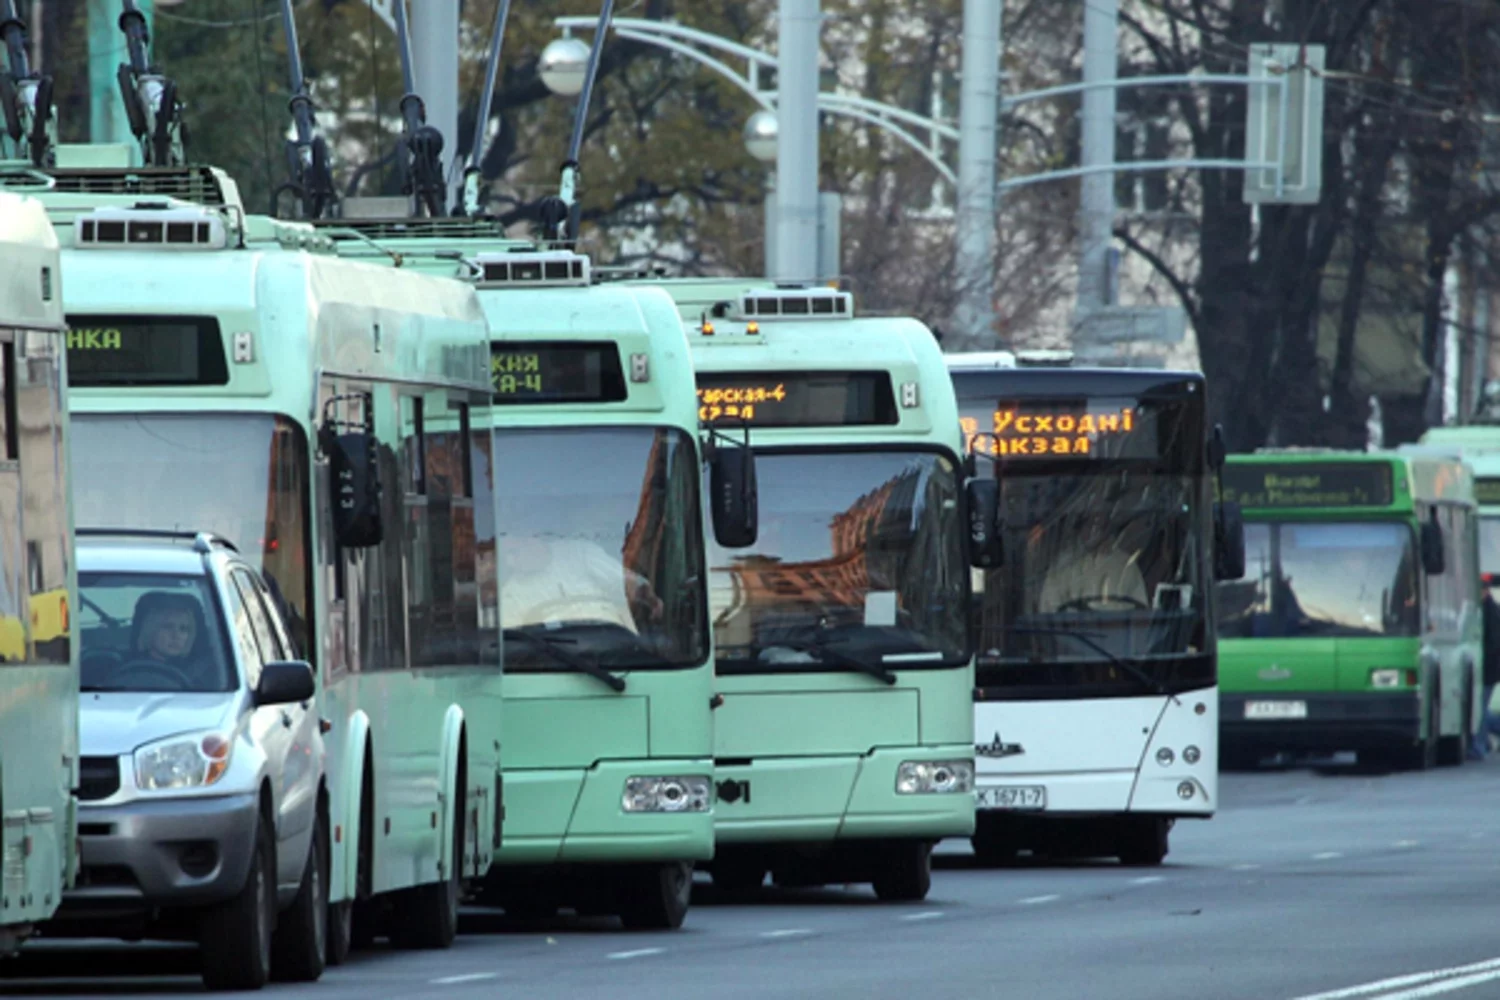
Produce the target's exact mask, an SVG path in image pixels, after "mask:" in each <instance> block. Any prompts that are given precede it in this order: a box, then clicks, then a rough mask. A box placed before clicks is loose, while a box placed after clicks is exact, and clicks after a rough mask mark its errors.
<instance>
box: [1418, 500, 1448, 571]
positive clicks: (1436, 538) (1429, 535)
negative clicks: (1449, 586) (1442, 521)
mask: <svg viewBox="0 0 1500 1000" xmlns="http://www.w3.org/2000/svg"><path fill="white" fill-rule="evenodd" d="M1421 541H1422V569H1423V570H1424V571H1425V572H1426V573H1427V575H1428V576H1442V575H1443V573H1444V572H1446V571H1447V569H1448V565H1447V563H1448V561H1447V560H1446V559H1445V558H1444V557H1443V529H1442V527H1441V526H1440V525H1439V524H1438V523H1437V511H1436V510H1434V511H1432V518H1431V520H1428V521H1423V522H1422V535H1421Z"/></svg>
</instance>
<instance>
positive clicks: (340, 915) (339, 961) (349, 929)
mask: <svg viewBox="0 0 1500 1000" xmlns="http://www.w3.org/2000/svg"><path fill="white" fill-rule="evenodd" d="M353 947H354V900H352V899H344V900H340V901H339V902H337V903H329V904H328V955H327V958H326V960H327V963H328V964H329V965H343V964H344V963H345V962H347V961H348V960H349V952H350V951H351V950H352V949H353Z"/></svg>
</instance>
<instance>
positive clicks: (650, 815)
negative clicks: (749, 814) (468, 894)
mask: <svg viewBox="0 0 1500 1000" xmlns="http://www.w3.org/2000/svg"><path fill="white" fill-rule="evenodd" d="M669 776H685V777H701V778H704V779H707V780H709V782H710V786H709V788H710V802H709V808H707V809H705V810H702V811H696V812H686V811H684V812H626V811H625V807H624V795H625V783H626V781H628V780H629V779H630V778H635V777H669ZM712 776H713V762H712V761H711V760H708V759H706V758H703V759H691V758H690V759H673V760H634V761H631V760H624V761H621V760H611V761H601V762H600V763H598V764H595V765H594V766H593V767H590V768H559V769H556V770H550V769H548V770H542V769H537V770H524V771H522V770H516V771H510V770H507V771H505V774H504V777H505V816H506V819H505V831H504V836H503V839H502V842H501V845H500V851H499V853H498V854H497V855H496V858H495V863H496V864H497V865H552V864H573V863H586V864H593V863H602V864H618V863H627V864H628V863H633V862H651V861H707V860H708V859H709V858H711V857H713V851H714V817H713V809H712V805H713V803H712Z"/></svg>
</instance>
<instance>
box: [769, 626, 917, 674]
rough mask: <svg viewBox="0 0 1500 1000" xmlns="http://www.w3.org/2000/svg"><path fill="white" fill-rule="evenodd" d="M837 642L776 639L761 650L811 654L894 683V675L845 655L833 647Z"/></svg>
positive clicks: (827, 639) (883, 668) (875, 665)
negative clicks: (775, 649)
mask: <svg viewBox="0 0 1500 1000" xmlns="http://www.w3.org/2000/svg"><path fill="white" fill-rule="evenodd" d="M839 641H841V640H838V639H830V638H826V637H825V638H818V639H814V640H812V641H811V642H792V641H788V640H785V639H777V640H775V641H773V642H768V643H766V645H765V646H764V647H762V648H767V649H769V648H772V647H775V646H780V647H782V648H783V649H792V650H796V651H797V652H799V653H811V654H813V655H814V656H816V657H818V658H819V659H820V660H823V661H824V662H825V663H832V664H837V665H839V666H841V667H853V668H854V669H855V670H858V671H859V672H860V673H863V674H868V675H870V676H871V677H873V678H875V679H876V680H878V681H884V682H885V683H887V684H895V683H896V679H897V678H896V675H895V674H893V673H891V672H890V671H889V670H887V669H886V668H885V667H883V666H881V665H880V664H879V663H871V662H870V661H868V660H864V659H861V658H860V657H858V656H854V655H852V654H850V653H846V652H844V651H843V650H841V649H838V648H837V647H835V646H834V643H835V642H839Z"/></svg>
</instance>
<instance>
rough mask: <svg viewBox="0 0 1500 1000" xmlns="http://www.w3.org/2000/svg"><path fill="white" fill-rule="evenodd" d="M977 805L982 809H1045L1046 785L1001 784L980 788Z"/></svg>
mask: <svg viewBox="0 0 1500 1000" xmlns="http://www.w3.org/2000/svg"><path fill="white" fill-rule="evenodd" d="M975 805H977V806H978V807H979V808H981V809H1045V808H1046V807H1047V789H1046V787H1045V786H1044V785H999V786H996V787H990V788H981V789H979V796H978V798H977V799H976V800H975Z"/></svg>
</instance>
